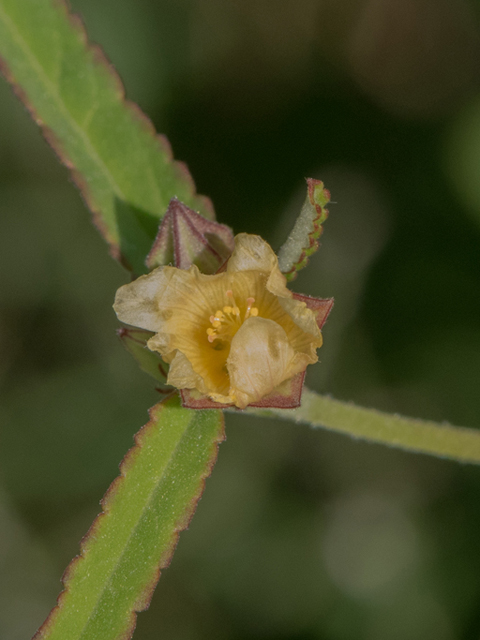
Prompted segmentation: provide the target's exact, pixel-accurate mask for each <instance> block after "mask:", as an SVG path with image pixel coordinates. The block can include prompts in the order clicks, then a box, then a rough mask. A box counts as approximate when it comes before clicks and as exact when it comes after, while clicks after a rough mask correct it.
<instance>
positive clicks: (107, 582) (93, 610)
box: [67, 416, 193, 640]
mask: <svg viewBox="0 0 480 640" xmlns="http://www.w3.org/2000/svg"><path fill="white" fill-rule="evenodd" d="M192 420H193V416H192V417H191V418H190V420H189V421H188V423H187V424H186V425H185V428H184V430H183V433H182V435H181V437H180V438H179V440H178V442H177V444H176V445H175V448H174V449H173V450H172V453H171V455H170V457H169V460H168V463H167V464H166V465H165V467H164V471H163V473H162V475H161V477H160V478H159V479H158V481H157V482H156V483H155V484H154V486H153V488H152V491H151V492H150V496H149V498H148V500H147V501H146V502H145V504H144V507H143V508H142V511H141V513H140V515H139V517H138V519H137V522H136V524H135V526H134V527H133V528H132V529H131V531H130V533H129V535H128V537H127V538H126V540H125V544H124V545H123V547H122V550H121V553H119V554H118V559H117V561H116V562H115V564H114V565H112V567H111V569H110V570H109V572H108V579H107V580H105V582H104V583H103V585H102V588H101V590H100V592H99V594H98V597H97V598H96V600H95V603H94V605H93V606H92V607H91V609H90V614H89V616H88V618H87V619H86V620H85V624H84V625H83V627H82V630H81V632H80V635H79V636H78V640H83V638H84V637H85V631H86V629H87V626H88V624H89V623H90V621H91V620H92V619H93V617H94V615H95V613H96V611H97V610H98V607H99V605H100V602H101V599H102V597H103V595H104V594H105V592H106V590H107V588H108V586H109V585H110V584H111V583H112V580H113V576H114V574H115V572H116V570H117V569H118V567H119V566H120V564H121V562H122V561H123V559H124V557H125V553H126V550H127V548H128V545H129V544H130V541H131V540H132V538H133V537H134V535H135V532H136V531H137V529H138V527H139V526H140V523H141V522H142V520H143V517H144V515H145V512H146V511H147V510H148V508H149V507H150V505H151V503H152V501H153V498H154V496H155V495H156V492H157V489H158V485H159V484H160V483H161V482H162V480H163V479H164V478H165V477H166V475H167V474H168V470H169V469H170V467H171V465H172V463H173V460H174V459H175V456H176V454H177V452H178V450H179V448H180V447H181V444H182V442H183V440H184V438H185V437H186V434H187V431H188V429H189V427H190V426H191V423H192ZM137 446H138V445H137ZM140 446H141V445H140ZM127 473H128V472H127ZM123 478H124V481H125V480H126V479H127V478H126V475H125V476H123ZM120 490H121V489H120ZM105 517H107V518H108V513H107V514H106V515H105ZM174 533H175V530H173V534H174ZM83 559H84V560H85V557H84V558H83ZM67 588H68V587H67ZM137 595H138V594H137Z"/></svg>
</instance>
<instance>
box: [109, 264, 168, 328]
mask: <svg viewBox="0 0 480 640" xmlns="http://www.w3.org/2000/svg"><path fill="white" fill-rule="evenodd" d="M174 272H175V269H172V268H165V269H162V268H161V267H160V268H158V269H155V270H154V271H152V272H151V273H148V274H147V275H145V276H140V277H139V278H137V279H136V280H135V281H134V282H130V283H129V284H124V285H123V287H120V289H118V291H117V294H116V296H115V303H114V305H113V308H114V309H115V313H116V314H117V317H118V319H119V320H121V321H122V322H125V324H130V325H132V326H134V327H140V328H141V329H147V330H148V331H158V330H159V328H160V326H161V322H162V319H161V316H160V314H159V302H158V301H159V298H161V297H162V295H163V292H164V290H165V289H166V288H167V287H168V284H169V282H170V280H171V279H172V278H173V277H174Z"/></svg>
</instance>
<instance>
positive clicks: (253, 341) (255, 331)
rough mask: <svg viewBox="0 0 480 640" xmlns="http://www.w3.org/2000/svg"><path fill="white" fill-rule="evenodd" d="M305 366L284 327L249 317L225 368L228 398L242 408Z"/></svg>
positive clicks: (238, 333)
mask: <svg viewBox="0 0 480 640" xmlns="http://www.w3.org/2000/svg"><path fill="white" fill-rule="evenodd" d="M306 365H307V362H305V356H303V354H299V353H295V350H294V349H293V347H292V346H291V344H290V342H289V340H288V337H287V334H286V332H285V330H284V329H283V328H282V327H281V326H280V325H279V324H277V323H276V322H273V320H268V319H266V318H249V319H248V320H246V321H245V322H244V323H243V325H242V326H241V327H240V329H239V330H238V332H237V333H236V335H235V337H234V338H233V340H232V346H231V349H230V355H229V356H228V359H227V369H228V373H229V376H230V393H229V395H230V397H231V400H232V401H233V402H234V403H235V405H236V406H237V407H240V408H241V409H243V408H244V407H246V406H247V405H248V404H250V403H252V402H255V401H257V400H259V399H260V398H262V397H264V396H266V395H267V394H268V393H270V392H271V391H273V390H274V389H275V387H277V386H278V385H279V384H280V383H282V382H283V381H284V380H288V379H289V378H291V377H292V376H294V375H295V374H296V373H298V372H299V371H302V370H303V369H304V368H305V367H306Z"/></svg>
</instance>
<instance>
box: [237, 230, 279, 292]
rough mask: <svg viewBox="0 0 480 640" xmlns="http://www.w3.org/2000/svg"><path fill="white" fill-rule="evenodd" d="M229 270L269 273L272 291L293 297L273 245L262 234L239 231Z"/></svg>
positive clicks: (268, 283)
mask: <svg viewBox="0 0 480 640" xmlns="http://www.w3.org/2000/svg"><path fill="white" fill-rule="evenodd" d="M227 271H228V272H229V273H234V272H238V271H258V272H262V273H265V274H268V279H267V283H266V287H267V289H268V291H270V293H273V294H274V295H276V296H281V297H283V298H291V297H292V292H291V291H289V290H288V289H287V286H286V282H287V281H286V278H285V276H284V275H283V274H282V273H281V272H280V269H279V268H278V260H277V256H276V255H275V252H274V251H273V249H272V247H271V246H270V245H269V244H268V242H265V240H263V239H262V238H261V237H260V236H254V235H251V234H249V233H239V234H238V235H237V236H235V250H234V252H233V253H232V255H231V257H230V259H229V261H228V265H227Z"/></svg>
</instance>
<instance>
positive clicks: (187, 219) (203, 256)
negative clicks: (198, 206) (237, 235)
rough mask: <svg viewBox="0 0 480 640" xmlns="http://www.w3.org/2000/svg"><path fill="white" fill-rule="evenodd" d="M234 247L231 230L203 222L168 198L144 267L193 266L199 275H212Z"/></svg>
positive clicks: (187, 208)
mask: <svg viewBox="0 0 480 640" xmlns="http://www.w3.org/2000/svg"><path fill="white" fill-rule="evenodd" d="M233 248H234V240H233V233H232V230H231V229H230V228H229V227H227V226H226V225H224V224H220V223H219V222H213V221H212V220H207V219H206V218H204V217H203V216H201V215H200V214H199V213H197V212H196V211H194V210H193V209H190V208H189V207H187V205H186V204H183V202H180V200H177V198H172V199H171V200H170V204H169V205H168V209H167V212H166V213H165V215H164V217H163V219H162V222H161V223H160V227H159V229H158V233H157V237H156V238H155V242H154V243H153V246H152V249H151V250H150V253H149V254H148V256H147V259H146V261H145V264H146V265H147V267H148V268H149V269H154V268H155V267H160V266H164V265H167V264H173V265H175V266H176V267H178V268H179V269H188V267H189V266H190V265H192V264H195V265H197V267H198V268H199V269H200V271H201V272H202V273H215V272H216V271H217V270H218V269H219V267H221V266H222V264H224V262H225V261H226V260H227V259H228V258H229V257H230V255H231V253H232V251H233Z"/></svg>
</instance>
